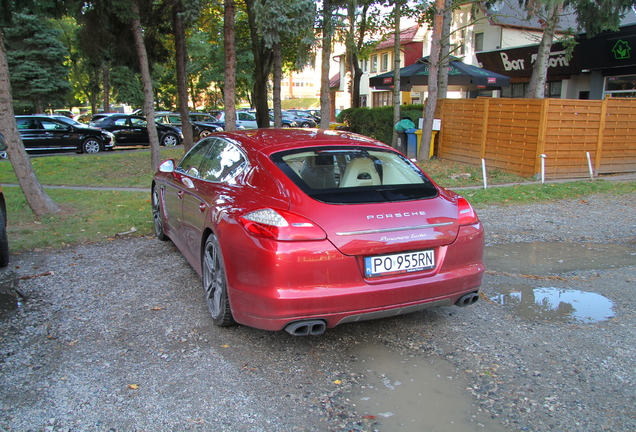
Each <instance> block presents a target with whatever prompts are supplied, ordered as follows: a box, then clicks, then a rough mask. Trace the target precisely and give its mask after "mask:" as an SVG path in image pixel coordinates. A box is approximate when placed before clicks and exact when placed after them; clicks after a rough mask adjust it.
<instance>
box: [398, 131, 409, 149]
mask: <svg viewBox="0 0 636 432" xmlns="http://www.w3.org/2000/svg"><path fill="white" fill-rule="evenodd" d="M407 142H408V137H407V136H406V132H397V144H396V146H395V149H396V150H397V151H399V152H401V153H404V154H406V144H407Z"/></svg>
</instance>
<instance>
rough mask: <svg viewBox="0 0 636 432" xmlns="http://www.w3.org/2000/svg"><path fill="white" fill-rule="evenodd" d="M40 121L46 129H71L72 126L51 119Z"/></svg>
mask: <svg viewBox="0 0 636 432" xmlns="http://www.w3.org/2000/svg"><path fill="white" fill-rule="evenodd" d="M40 123H42V127H43V128H44V129H46V130H66V131H67V130H69V129H70V128H69V127H68V126H66V125H63V124H61V123H57V122H54V121H50V120H40Z"/></svg>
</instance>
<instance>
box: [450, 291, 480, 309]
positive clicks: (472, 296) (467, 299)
mask: <svg viewBox="0 0 636 432" xmlns="http://www.w3.org/2000/svg"><path fill="white" fill-rule="evenodd" d="M477 300H479V294H477V293H476V292H471V293H468V294H464V295H463V296H461V297H460V298H459V300H457V301H456V302H455V306H459V307H466V306H470V305H472V304H475V303H477Z"/></svg>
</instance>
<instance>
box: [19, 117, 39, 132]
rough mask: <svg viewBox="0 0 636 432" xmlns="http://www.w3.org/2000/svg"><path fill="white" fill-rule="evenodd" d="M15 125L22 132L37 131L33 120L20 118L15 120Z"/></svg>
mask: <svg viewBox="0 0 636 432" xmlns="http://www.w3.org/2000/svg"><path fill="white" fill-rule="evenodd" d="M16 123H17V125H18V129H21V130H24V129H38V125H37V123H36V122H35V120H33V119H31V118H21V119H16Z"/></svg>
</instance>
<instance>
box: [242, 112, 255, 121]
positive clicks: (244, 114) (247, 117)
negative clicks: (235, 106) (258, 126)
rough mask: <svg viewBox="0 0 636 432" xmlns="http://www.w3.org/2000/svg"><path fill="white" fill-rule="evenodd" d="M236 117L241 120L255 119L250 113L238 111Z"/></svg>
mask: <svg viewBox="0 0 636 432" xmlns="http://www.w3.org/2000/svg"><path fill="white" fill-rule="evenodd" d="M238 119H239V120H243V121H256V117H254V116H252V114H250V113H246V112H240V113H238Z"/></svg>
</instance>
